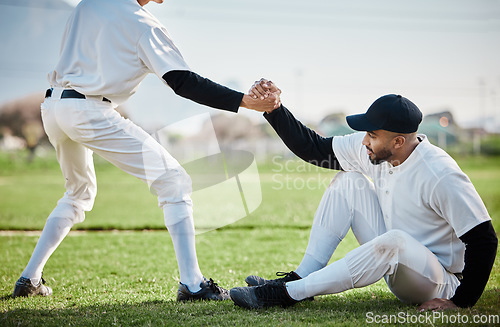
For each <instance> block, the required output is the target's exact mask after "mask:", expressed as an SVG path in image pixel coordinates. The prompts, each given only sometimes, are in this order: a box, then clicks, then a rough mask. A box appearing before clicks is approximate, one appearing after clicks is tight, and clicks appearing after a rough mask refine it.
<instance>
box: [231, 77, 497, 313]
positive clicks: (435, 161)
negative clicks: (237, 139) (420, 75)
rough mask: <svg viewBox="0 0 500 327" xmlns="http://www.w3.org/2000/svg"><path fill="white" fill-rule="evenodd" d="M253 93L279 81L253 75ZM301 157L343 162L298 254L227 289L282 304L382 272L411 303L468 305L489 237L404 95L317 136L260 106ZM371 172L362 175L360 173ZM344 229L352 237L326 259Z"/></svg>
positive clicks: (490, 256)
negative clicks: (338, 132)
mask: <svg viewBox="0 0 500 327" xmlns="http://www.w3.org/2000/svg"><path fill="white" fill-rule="evenodd" d="M251 92H252V94H253V95H254V96H256V97H266V96H267V95H268V94H270V93H274V94H277V95H279V94H280V93H281V91H280V90H279V89H278V88H277V87H276V86H275V85H274V84H273V83H272V82H269V81H267V80H264V79H263V80H261V81H260V82H256V83H255V84H254V86H253V87H252V90H251ZM264 116H265V118H266V119H267V120H268V122H269V123H270V124H271V125H272V126H273V128H274V129H275V130H276V132H277V134H278V135H279V136H280V138H281V139H282V140H283V142H284V143H285V144H286V145H287V146H288V148H289V149H290V150H291V151H292V152H294V153H295V154H296V155H297V156H299V157H300V158H301V159H303V160H305V161H307V162H309V163H312V164H315V165H318V166H321V167H326V168H331V169H338V170H341V172H339V173H338V174H337V175H336V176H335V177H334V178H333V181H332V182H331V184H330V186H329V187H328V188H327V190H326V191H325V194H324V196H323V199H322V200H321V203H320V205H319V207H318V209H317V211H316V214H315V217H314V221H313V225H312V228H311V234H310V238H309V243H308V246H307V249H306V252H305V255H304V257H303V259H302V262H301V263H300V265H299V266H298V267H297V269H296V270H295V271H291V272H290V273H287V274H284V275H282V276H283V277H282V278H278V279H274V280H266V279H264V278H262V277H258V276H248V277H247V278H246V282H247V284H248V285H249V286H250V287H237V288H233V289H231V291H230V296H231V298H232V300H233V301H234V302H235V304H237V305H239V306H241V307H244V308H249V309H255V308H263V307H269V306H284V307H286V306H290V305H293V304H295V303H297V302H299V301H302V300H304V299H307V298H310V297H313V296H316V295H322V294H335V293H340V292H343V291H346V290H349V289H352V288H359V287H363V286H367V285H370V284H373V283H375V282H377V281H378V280H380V279H381V278H384V279H385V281H386V283H387V285H388V286H389V289H390V291H391V292H392V293H393V294H394V295H395V296H396V297H397V298H399V299H400V300H401V301H403V302H407V303H414V304H420V306H419V310H445V309H453V308H456V307H471V306H473V305H474V304H475V303H476V302H477V301H478V299H479V298H480V296H481V294H482V292H483V290H484V288H485V286H486V283H487V281H488V278H489V275H490V272H491V269H492V266H493V263H494V260H495V256H496V250H497V244H498V241H497V237H496V234H495V231H494V229H493V226H492V224H491V219H490V217H489V214H488V211H487V210H486V207H485V206H484V204H483V202H482V200H481V198H480V197H479V195H478V193H477V192H476V190H475V188H474V186H473V185H472V183H471V181H470V180H469V178H468V177H467V176H466V175H465V174H464V173H463V172H462V171H461V170H460V168H459V166H458V165H457V163H456V162H455V161H454V160H453V159H452V158H451V157H450V156H449V155H448V154H447V153H446V152H445V151H443V150H442V149H440V148H438V147H436V146H434V145H432V144H431V143H430V142H429V140H428V138H427V137H426V136H425V135H422V134H417V129H418V126H419V124H420V122H421V120H422V113H421V112H420V110H419V108H418V107H417V106H416V105H415V104H414V103H412V102H411V101H410V100H408V99H406V98H404V97H402V96H400V95H394V94H389V95H385V96H382V97H380V98H379V99H377V100H376V101H375V102H374V103H373V104H372V105H371V106H370V107H369V108H368V110H367V112H366V113H364V114H359V115H352V116H348V117H347V123H348V124H349V126H350V127H351V128H353V129H354V130H356V131H362V132H360V133H354V134H351V135H346V136H335V137H329V138H324V137H321V136H319V135H318V134H317V133H315V132H314V131H312V130H310V129H309V128H307V127H305V126H304V125H303V124H302V123H300V122H299V121H298V120H297V119H295V118H294V116H293V115H292V114H291V113H290V111H288V110H287V108H285V107H284V106H280V107H279V108H278V109H276V110H274V111H272V112H270V113H266V114H264ZM367 177H369V178H370V179H368V178H367ZM349 229H351V230H352V232H353V234H354V235H355V237H356V239H357V241H358V242H359V244H360V246H359V247H358V248H356V249H354V250H352V251H350V252H349V253H347V255H346V256H345V257H343V258H342V259H340V260H338V261H335V262H333V263H331V264H330V265H327V264H328V262H329V260H330V258H331V256H332V254H333V252H334V251H335V249H336V248H337V245H338V244H339V243H340V242H341V241H342V239H343V238H344V237H345V235H346V233H347V232H348V231H349Z"/></svg>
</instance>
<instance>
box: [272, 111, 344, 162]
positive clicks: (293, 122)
mask: <svg viewBox="0 0 500 327" xmlns="http://www.w3.org/2000/svg"><path fill="white" fill-rule="evenodd" d="M264 117H265V118H266V120H267V121H268V122H269V124H271V126H272V127H273V128H274V130H275V131H276V133H277V134H278V136H279V137H280V138H281V139H282V140H283V142H284V143H285V145H286V146H287V147H288V148H289V149H290V150H291V151H292V152H293V153H294V154H295V155H297V156H298V157H299V158H301V159H302V160H304V161H307V162H309V163H311V164H313V165H316V166H319V167H324V168H330V169H337V170H341V169H342V167H340V164H339V162H338V160H337V158H336V157H335V153H334V152H333V148H332V137H329V138H325V137H322V136H320V135H318V134H317V133H316V132H315V131H313V130H311V129H309V128H307V127H306V126H304V124H302V123H301V122H300V121H298V120H297V119H295V117H294V116H293V115H292V113H291V112H290V111H288V109H286V108H285V107H284V106H281V107H280V108H278V109H276V110H274V111H272V112H271V113H266V114H264Z"/></svg>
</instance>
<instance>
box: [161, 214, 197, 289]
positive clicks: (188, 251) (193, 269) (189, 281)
mask: <svg viewBox="0 0 500 327" xmlns="http://www.w3.org/2000/svg"><path fill="white" fill-rule="evenodd" d="M167 229H168V231H169V233H170V237H171V238H172V243H173V244H174V250H175V256H176V258H177V265H178V266H179V275H180V278H181V283H182V284H184V285H186V286H187V287H188V288H189V290H190V291H191V292H193V293H195V292H198V291H199V290H200V289H201V287H200V283H201V282H202V281H203V274H202V273H201V271H200V267H199V266H198V258H197V256H196V245H195V234H194V223H193V219H192V218H186V219H183V220H181V221H180V222H178V223H177V224H174V225H172V226H167Z"/></svg>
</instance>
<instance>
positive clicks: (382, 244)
mask: <svg viewBox="0 0 500 327" xmlns="http://www.w3.org/2000/svg"><path fill="white" fill-rule="evenodd" d="M408 237H411V236H410V235H409V234H408V233H406V232H403V231H402V230H398V229H393V230H390V231H388V232H385V233H384V234H382V235H380V236H378V237H376V238H374V239H373V255H375V256H379V257H381V256H384V257H386V258H390V259H394V260H395V261H397V260H398V257H399V254H400V253H401V252H403V251H404V250H405V249H406V246H407V241H406V240H407V239H408Z"/></svg>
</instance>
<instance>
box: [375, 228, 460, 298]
mask: <svg viewBox="0 0 500 327" xmlns="http://www.w3.org/2000/svg"><path fill="white" fill-rule="evenodd" d="M398 238H400V240H399V242H401V244H402V250H401V251H399V252H398V259H397V267H396V269H395V271H394V273H393V274H391V275H388V276H386V277H385V279H386V282H387V284H388V286H389V288H390V289H391V291H392V292H393V293H394V295H396V296H397V297H398V298H399V299H400V300H402V301H404V302H409V303H423V302H425V301H427V300H430V299H433V298H447V299H449V298H451V297H452V296H453V294H454V293H455V290H456V288H457V287H458V284H459V281H458V279H457V277H456V276H455V275H453V274H451V273H449V272H448V271H446V269H445V268H444V267H443V266H442V265H441V263H440V262H439V260H438V258H437V257H436V256H435V255H434V254H433V253H432V252H431V251H430V250H429V249H428V248H426V247H425V246H424V245H422V244H421V243H420V242H418V241H417V240H416V239H414V238H413V237H411V236H410V235H409V234H407V233H404V232H401V233H398Z"/></svg>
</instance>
